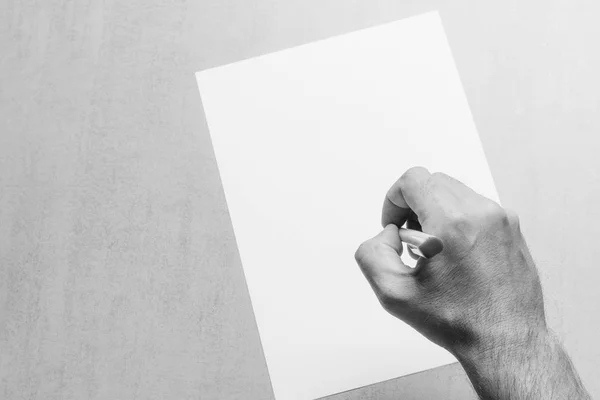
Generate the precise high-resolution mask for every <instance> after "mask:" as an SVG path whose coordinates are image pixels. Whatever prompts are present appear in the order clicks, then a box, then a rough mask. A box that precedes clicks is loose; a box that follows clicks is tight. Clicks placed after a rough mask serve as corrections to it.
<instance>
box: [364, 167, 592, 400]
mask: <svg viewBox="0 0 600 400" xmlns="http://www.w3.org/2000/svg"><path fill="white" fill-rule="evenodd" d="M405 223H406V224H407V227H408V228H411V229H422V231H423V232H425V233H429V234H431V235H434V236H437V237H438V238H440V239H441V240H442V241H443V244H444V249H443V250H442V252H441V253H439V254H438V255H436V256H434V257H432V258H430V259H423V258H421V259H419V260H418V262H417V265H416V267H415V268H414V269H412V268H409V267H408V266H406V265H405V264H403V262H402V260H401V259H400V255H401V254H402V243H401V242H400V238H399V234H398V227H401V226H402V225H403V224H405ZM382 225H383V226H384V227H385V228H384V230H383V231H382V232H381V233H379V234H378V235H377V236H375V237H374V238H372V239H369V240H367V241H366V242H364V243H363V244H361V245H360V247H359V248H358V250H357V251H356V254H355V257H356V261H357V262H358V264H359V265H360V267H361V269H362V271H363V273H364V274H365V276H366V278H367V280H368V281H369V283H370V284H371V287H372V288H373V290H374V291H375V293H376V294H377V297H378V298H379V301H380V302H381V304H382V305H383V307H384V308H385V309H386V310H387V311H388V312H389V313H390V314H392V315H394V316H396V317H398V318H400V319H402V320H404V321H405V322H407V323H408V324H410V325H411V326H413V327H414V328H415V329H417V330H418V331H420V332H421V333H422V334H423V335H425V336H426V337H428V338H429V339H430V340H432V341H433V342H435V343H437V344H438V345H440V346H442V347H444V348H446V349H447V350H449V351H450V352H451V353H452V354H454V355H455V356H456V358H457V359H458V361H459V362H460V363H461V365H462V366H463V367H464V369H465V371H466V372H467V375H468V376H469V379H470V380H471V383H472V384H473V387H474V388H475V390H476V391H477V393H478V395H479V396H480V398H481V399H485V400H500V399H515V400H517V399H529V400H542V399H544V400H549V399H585V400H589V399H591V397H590V396H589V394H588V393H587V392H586V390H585V388H584V387H583V384H582V383H581V381H580V380H579V377H578V375H577V372H576V371H575V368H574V367H573V365H572V363H571V361H570V359H569V357H568V356H567V354H566V352H565V351H564V349H563V348H562V346H561V344H560V342H559V341H558V339H557V338H556V337H555V336H554V335H553V334H552V332H551V331H550V330H549V329H548V328H547V326H546V318H545V316H544V303H543V297H542V289H541V285H540V280H539V277H538V274H537V270H536V267H535V265H534V262H533V260H532V258H531V255H530V253H529V250H528V249H527V245H526V244H525V239H524V238H523V236H522V235H521V231H520V229H519V220H518V218H517V216H516V215H515V214H514V213H513V212H510V211H508V210H505V209H503V208H502V207H500V206H499V205H498V204H497V203H495V202H493V201H492V200H490V199H487V198H485V197H483V196H481V195H479V194H477V193H475V192H474V191H473V190H471V189H470V188H468V187H467V186H465V185H464V184H462V183H461V182H459V181H457V180H455V179H453V178H451V177H449V176H447V175H445V174H442V173H434V174H430V173H429V172H428V171H427V170H426V169H424V168H412V169H410V170H408V171H407V172H406V173H404V175H402V177H401V178H400V179H399V180H398V181H397V182H396V183H395V184H394V185H393V186H392V187H391V189H390V190H389V191H388V193H387V195H386V199H385V202H384V205H383V215H382Z"/></svg>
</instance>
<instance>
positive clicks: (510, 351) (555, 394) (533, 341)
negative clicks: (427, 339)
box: [457, 333, 591, 400]
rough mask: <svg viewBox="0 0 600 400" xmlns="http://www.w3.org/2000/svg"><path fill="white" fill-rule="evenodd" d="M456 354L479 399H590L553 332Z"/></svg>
mask: <svg viewBox="0 0 600 400" xmlns="http://www.w3.org/2000/svg"><path fill="white" fill-rule="evenodd" d="M457 358H458V359H459V361H460V363H461V364H462V366H463V368H464V369H465V371H466V373H467V375H468V376H469V379H470V380H471V383H472V384H473V387H474V388H475V390H476V392H477V394H478V395H479V397H480V398H481V399H482V400H525V399H526V400H542V399H544V400H554V399H556V400H558V399H573V400H591V397H590V395H589V393H588V392H587V391H586V390H585V388H584V387H583V385H582V383H581V381H580V379H579V377H578V375H577V372H576V371H575V369H574V368H573V365H572V363H571V360H570V359H569V357H568V355H567V354H566V352H565V351H564V349H563V347H562V346H561V344H560V342H559V341H558V339H557V338H556V337H555V336H554V334H552V333H547V334H543V335H536V336H535V337H531V338H529V340H528V341H527V343H523V344H520V345H515V346H511V347H502V348H492V349H488V350H486V351H483V352H479V353H475V352H469V351H466V352H463V353H459V354H457Z"/></svg>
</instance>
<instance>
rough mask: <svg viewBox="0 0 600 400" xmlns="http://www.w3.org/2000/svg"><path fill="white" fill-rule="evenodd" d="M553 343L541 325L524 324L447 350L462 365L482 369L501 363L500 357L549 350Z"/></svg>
mask: <svg viewBox="0 0 600 400" xmlns="http://www.w3.org/2000/svg"><path fill="white" fill-rule="evenodd" d="M557 344H558V342H557V339H556V338H555V337H554V335H553V334H552V332H551V331H550V330H549V329H548V328H547V327H546V326H545V325H544V326H527V327H521V328H506V329H501V330H496V331H495V332H489V333H488V334H486V335H480V336H478V337H475V338H473V340H472V341H470V342H469V343H467V344H464V343H463V344H460V345H458V346H455V347H454V348H452V349H451V350H450V351H451V352H452V354H453V355H454V356H455V357H456V359H457V360H458V361H459V362H460V363H461V364H462V365H463V367H464V368H465V369H468V368H476V369H478V370H480V371H484V370H486V369H488V368H497V367H498V365H501V364H503V363H502V360H503V359H513V360H514V359H519V358H523V359H531V358H535V357H537V355H538V354H540V353H541V352H548V351H549V350H551V351H553V350H554V349H555V348H556V347H557Z"/></svg>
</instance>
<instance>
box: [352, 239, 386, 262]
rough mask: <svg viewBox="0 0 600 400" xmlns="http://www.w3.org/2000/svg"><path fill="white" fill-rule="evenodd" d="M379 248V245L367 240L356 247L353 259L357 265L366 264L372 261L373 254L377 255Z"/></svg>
mask: <svg viewBox="0 0 600 400" xmlns="http://www.w3.org/2000/svg"><path fill="white" fill-rule="evenodd" d="M380 248H381V244H380V243H377V242H375V241H373V240H372V239H369V240H367V241H365V242H363V243H361V244H360V246H358V249H356V252H355V253H354V259H355V260H356V262H357V263H359V264H366V263H368V262H369V260H370V259H372V256H373V254H375V253H377V252H378V251H379V249H380Z"/></svg>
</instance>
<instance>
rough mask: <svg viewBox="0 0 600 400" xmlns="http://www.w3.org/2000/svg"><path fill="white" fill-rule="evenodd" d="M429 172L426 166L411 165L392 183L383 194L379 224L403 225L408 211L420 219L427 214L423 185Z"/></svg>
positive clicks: (428, 176) (427, 179)
mask: <svg viewBox="0 0 600 400" xmlns="http://www.w3.org/2000/svg"><path fill="white" fill-rule="evenodd" d="M430 177H431V174H430V173H429V171H428V170H427V169H426V168H423V167H412V168H410V169H409V170H407V171H406V172H405V173H404V174H402V176H401V177H400V178H399V179H398V180H397V181H396V182H395V183H394V184H393V185H392V187H391V188H390V189H389V190H388V192H387V193H386V196H385V200H384V203H383V211H382V214H381V224H382V225H383V226H386V225H388V224H394V225H396V226H398V227H400V226H402V225H404V223H405V222H406V219H407V218H408V215H409V213H410V211H411V210H412V211H414V213H415V214H416V215H417V217H419V218H420V219H424V218H425V216H426V214H427V198H426V193H425V185H426V184H427V182H428V181H429V178H430Z"/></svg>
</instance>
